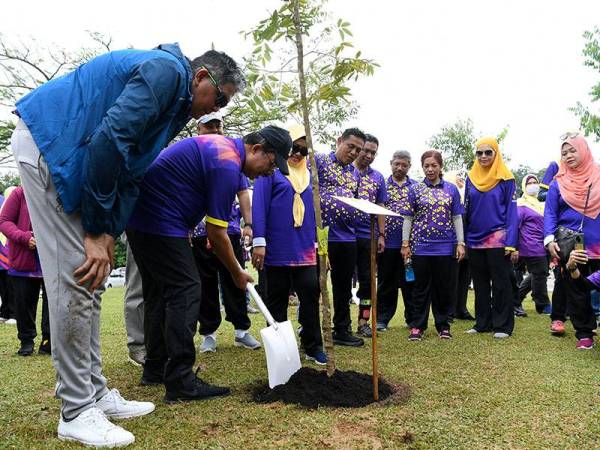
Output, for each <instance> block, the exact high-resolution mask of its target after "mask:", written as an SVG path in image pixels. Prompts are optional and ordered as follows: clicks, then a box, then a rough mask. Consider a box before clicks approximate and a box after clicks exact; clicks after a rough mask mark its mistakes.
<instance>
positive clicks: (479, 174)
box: [469, 136, 515, 192]
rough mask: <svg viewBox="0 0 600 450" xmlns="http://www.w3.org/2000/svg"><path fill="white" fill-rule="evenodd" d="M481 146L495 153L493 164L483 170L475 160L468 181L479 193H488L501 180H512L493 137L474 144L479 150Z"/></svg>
mask: <svg viewBox="0 0 600 450" xmlns="http://www.w3.org/2000/svg"><path fill="white" fill-rule="evenodd" d="M482 145H489V146H490V147H492V149H494V151H495V152H496V157H495V158H494V162H493V163H492V165H491V166H490V167H488V168H484V167H482V166H481V164H479V160H478V159H477V158H475V163H474V164H473V168H472V169H471V171H470V172H469V180H471V183H473V185H474V186H475V187H476V188H477V190H478V191H480V192H488V191H491V190H492V189H494V188H495V187H496V185H497V184H498V183H499V182H500V181H501V180H514V179H515V177H514V176H513V174H512V172H511V171H510V169H509V168H508V167H506V164H504V159H503V158H502V153H501V152H500V148H499V147H498V141H497V140H496V139H495V138H493V137H489V136H488V137H483V138H481V139H479V140H478V141H477V142H476V143H475V147H476V148H479V147H480V146H482Z"/></svg>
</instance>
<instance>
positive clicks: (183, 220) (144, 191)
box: [129, 135, 246, 238]
mask: <svg viewBox="0 0 600 450" xmlns="http://www.w3.org/2000/svg"><path fill="white" fill-rule="evenodd" d="M245 158H246V154H245V151H244V143H243V142H242V140H241V139H231V138H228V137H225V136H220V135H203V136H197V137H193V138H189V139H184V140H182V141H179V142H177V143H175V144H173V145H171V146H170V147H168V148H167V149H166V150H164V151H163V152H162V153H161V154H160V155H159V157H158V158H156V160H154V162H153V163H152V164H151V165H150V167H149V168H148V171H147V172H146V175H145V176H144V180H143V182H142V184H141V186H140V196H139V199H138V201H137V204H136V207H135V210H134V213H133V216H132V217H131V220H130V222H129V227H130V228H132V229H134V230H138V231H143V232H145V233H149V234H156V235H159V236H170V237H182V238H187V237H188V235H189V233H190V231H191V230H192V229H193V228H194V227H195V226H196V225H197V224H198V223H199V222H200V221H201V220H202V218H203V217H204V216H205V215H206V221H207V222H208V223H212V224H214V225H217V226H220V227H223V228H226V227H227V222H228V221H229V218H230V215H231V205H232V204H233V201H234V199H235V194H236V193H237V191H238V187H239V180H240V172H241V171H242V166H243V164H244V160H245Z"/></svg>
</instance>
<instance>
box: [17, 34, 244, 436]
mask: <svg viewBox="0 0 600 450" xmlns="http://www.w3.org/2000/svg"><path fill="white" fill-rule="evenodd" d="M244 86H245V79H244V76H243V75H242V73H241V71H240V69H239V68H238V66H237V64H236V63H235V61H233V60H232V59H231V58H230V57H229V56H227V55H226V54H225V53H221V52H217V51H214V50H213V51H209V52H207V53H205V54H203V55H202V56H200V57H198V58H196V59H194V60H192V61H190V60H188V59H187V58H186V57H185V56H184V55H183V54H182V53H181V50H180V49H179V46H178V45H177V44H166V45H161V46H159V47H157V48H155V49H153V50H149V51H145V50H132V49H130V50H122V51H115V52H110V53H106V54H104V55H101V56H98V57H97V58H94V59H92V60H91V61H89V62H87V63H85V64H83V65H81V66H80V67H79V68H77V69H76V70H74V71H73V72H70V73H68V74H66V75H65V76H62V77H60V78H57V79H55V80H52V81H50V82H48V83H46V84H44V85H42V86H40V87H39V88H37V89H36V90H34V91H32V92H31V93H30V94H28V95H27V96H25V97H24V98H22V99H21V100H19V101H18V102H17V109H16V111H15V113H16V114H17V115H18V116H19V117H20V120H19V121H18V123H17V126H16V129H15V132H14V133H13V136H12V148H13V152H14V154H15V159H16V161H17V162H18V168H19V173H20V175H21V180H22V183H23V186H24V188H25V193H26V198H27V202H28V204H29V208H30V213H31V219H32V222H33V229H34V233H35V235H36V238H37V244H38V249H39V255H40V260H41V264H42V270H43V272H44V275H45V278H46V279H47V283H46V288H47V291H48V301H49V309H50V326H51V332H52V333H54V334H53V349H52V350H53V351H52V356H53V360H54V366H55V368H56V372H57V379H58V383H57V396H58V397H59V398H60V399H61V400H62V408H61V416H60V421H59V425H58V436H59V438H60V439H65V440H74V441H78V442H81V443H84V444H87V445H93V446H99V447H100V446H110V447H113V446H122V445H127V444H129V443H131V442H133V441H134V436H133V435H132V434H131V433H129V432H128V431H126V430H124V429H123V428H121V427H118V426H115V425H113V424H112V423H111V422H110V421H109V420H108V419H111V418H127V417H135V416H140V415H144V414H148V413H150V412H151V411H153V410H154V405H153V404H152V403H149V402H132V401H127V400H124V399H123V397H121V395H120V394H119V392H118V391H117V390H116V389H113V390H108V389H107V387H106V379H105V378H104V376H103V375H102V363H101V359H100V341H99V328H100V295H101V293H102V292H103V289H104V288H103V282H104V279H105V278H106V276H107V274H108V273H109V272H110V266H111V262H112V257H113V253H114V239H115V238H116V237H117V236H119V235H120V234H121V233H122V232H123V230H124V228H125V225H126V224H127V222H128V221H129V217H130V216H131V213H132V211H133V208H134V205H135V203H136V200H137V197H138V192H139V188H138V185H139V183H140V182H141V179H142V177H143V175H144V172H145V171H146V168H147V167H148V166H149V165H150V164H151V163H152V161H153V160H154V159H155V158H156V157H157V156H158V154H159V152H160V151H161V150H162V149H163V148H164V147H166V146H167V144H168V143H169V141H171V140H172V139H173V138H174V137H175V136H176V135H177V134H178V133H179V132H180V131H181V130H182V129H183V127H184V126H185V124H186V123H187V122H188V120H189V119H190V118H191V117H194V118H199V117H200V116H202V115H204V114H207V113H210V112H213V111H217V110H219V109H220V108H222V107H224V106H225V105H226V104H227V102H228V101H229V100H230V99H231V97H232V96H233V95H235V93H236V92H238V91H240V90H241V89H243V88H244Z"/></svg>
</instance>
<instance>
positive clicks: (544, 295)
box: [519, 256, 550, 313]
mask: <svg viewBox="0 0 600 450" xmlns="http://www.w3.org/2000/svg"><path fill="white" fill-rule="evenodd" d="M522 259H523V261H524V263H525V265H526V266H527V271H528V272H529V275H528V276H526V277H525V278H524V279H523V281H522V282H521V284H520V286H519V303H521V302H523V300H524V299H525V297H527V294H529V293H530V292H531V297H532V298H533V302H534V303H535V310H536V311H537V312H539V313H541V312H542V311H543V310H544V308H545V307H546V306H548V305H549V304H550V299H549V298H548V284H547V283H548V258H547V257H545V256H525V257H523V258H522Z"/></svg>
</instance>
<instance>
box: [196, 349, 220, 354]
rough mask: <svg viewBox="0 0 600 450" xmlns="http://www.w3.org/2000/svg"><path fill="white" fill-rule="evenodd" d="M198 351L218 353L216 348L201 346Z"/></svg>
mask: <svg viewBox="0 0 600 450" xmlns="http://www.w3.org/2000/svg"><path fill="white" fill-rule="evenodd" d="M198 351H199V352H200V353H217V349H216V348H199V349H198Z"/></svg>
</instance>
